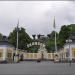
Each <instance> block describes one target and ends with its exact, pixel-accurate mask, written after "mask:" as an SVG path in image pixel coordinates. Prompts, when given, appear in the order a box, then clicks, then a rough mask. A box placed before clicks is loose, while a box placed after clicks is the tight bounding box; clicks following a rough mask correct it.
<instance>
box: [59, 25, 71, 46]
mask: <svg viewBox="0 0 75 75" xmlns="http://www.w3.org/2000/svg"><path fill="white" fill-rule="evenodd" d="M69 36H70V28H69V27H68V26H66V25H64V26H62V27H61V30H60V32H59V41H60V44H61V45H63V44H64V43H65V41H66V39H68V38H69Z"/></svg>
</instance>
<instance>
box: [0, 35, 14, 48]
mask: <svg viewBox="0 0 75 75" xmlns="http://www.w3.org/2000/svg"><path fill="white" fill-rule="evenodd" d="M0 45H6V46H12V47H14V46H13V45H11V44H10V43H9V42H8V38H7V37H6V36H3V38H2V40H1V41H0Z"/></svg>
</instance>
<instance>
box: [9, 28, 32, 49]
mask: <svg viewBox="0 0 75 75" xmlns="http://www.w3.org/2000/svg"><path fill="white" fill-rule="evenodd" d="M8 40H9V42H10V43H11V44H13V45H14V46H15V48H16V42H17V28H15V29H14V30H13V32H11V33H10V34H9V37H8ZM30 42H31V38H30V37H29V35H28V34H27V33H26V31H25V29H24V28H19V29H18V43H19V45H18V47H19V49H26V46H27V44H28V43H30Z"/></svg>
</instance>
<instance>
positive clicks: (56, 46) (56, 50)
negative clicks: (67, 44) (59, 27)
mask: <svg viewBox="0 0 75 75" xmlns="http://www.w3.org/2000/svg"><path fill="white" fill-rule="evenodd" d="M55 51H56V52H57V42H56V30H55Z"/></svg>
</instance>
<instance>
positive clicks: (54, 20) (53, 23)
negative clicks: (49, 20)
mask: <svg viewBox="0 0 75 75" xmlns="http://www.w3.org/2000/svg"><path fill="white" fill-rule="evenodd" d="M53 27H54V28H56V26H55V17H54V23H53Z"/></svg>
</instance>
